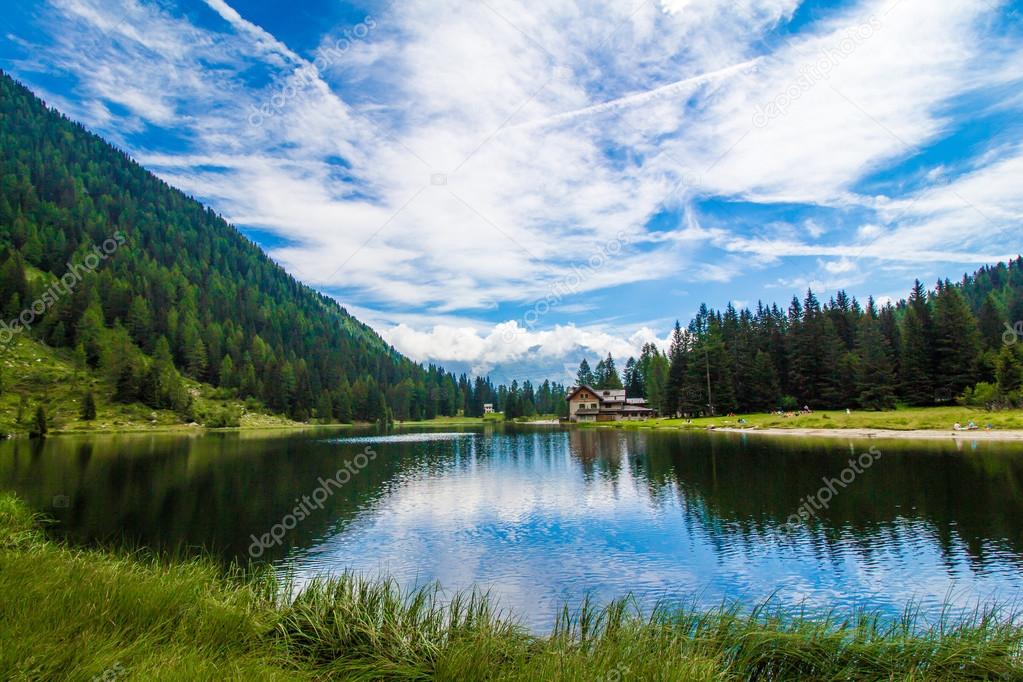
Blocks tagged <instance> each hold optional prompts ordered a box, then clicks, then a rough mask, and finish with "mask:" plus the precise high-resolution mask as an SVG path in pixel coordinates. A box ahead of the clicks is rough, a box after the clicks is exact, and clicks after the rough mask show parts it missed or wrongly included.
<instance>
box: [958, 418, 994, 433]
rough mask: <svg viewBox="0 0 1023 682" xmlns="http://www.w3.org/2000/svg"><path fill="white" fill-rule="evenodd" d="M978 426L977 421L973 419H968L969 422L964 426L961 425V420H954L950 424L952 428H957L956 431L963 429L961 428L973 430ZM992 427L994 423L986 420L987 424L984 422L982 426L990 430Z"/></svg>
mask: <svg viewBox="0 0 1023 682" xmlns="http://www.w3.org/2000/svg"><path fill="white" fill-rule="evenodd" d="M978 428H980V426H978V425H977V422H976V421H974V420H973V419H971V420H970V421H969V422H968V423H967V425H966V426H964V425H963V424H962V423H961V422H959V421H957V422H955V423H954V424H952V430H958V431H963V430H966V431H974V430H977V429H978ZM992 428H994V424H992V423H990V422H988V423H987V424H986V425H985V426H984V430H991V429H992Z"/></svg>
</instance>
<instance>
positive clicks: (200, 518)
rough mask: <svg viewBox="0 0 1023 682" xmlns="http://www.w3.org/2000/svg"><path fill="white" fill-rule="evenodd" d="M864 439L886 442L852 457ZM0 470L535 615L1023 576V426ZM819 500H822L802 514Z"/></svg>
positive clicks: (136, 514)
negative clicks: (1001, 438) (927, 438)
mask: <svg viewBox="0 0 1023 682" xmlns="http://www.w3.org/2000/svg"><path fill="white" fill-rule="evenodd" d="M870 447H874V448H876V449H875V451H874V452H875V453H879V454H880V456H879V457H876V456H874V455H870V456H865V457H864V458H862V459H859V461H860V464H861V466H858V469H859V473H856V472H853V474H852V476H850V472H849V471H847V470H848V469H850V464H849V459H850V458H851V457H855V458H860V455H864V453H867V452H868V448H870ZM367 448H369V450H367ZM866 461H869V462H870V463H869V465H867V466H865V467H864V466H862V463H863V462H866ZM346 463H348V464H346ZM346 467H347V468H346ZM339 471H341V472H342V473H341V474H340V475H339V474H338V472H339ZM335 476H336V478H334V482H331V481H328V480H327V479H329V478H331V477H335ZM831 478H833V479H839V481H840V483H839V484H837V485H836V484H834V483H833V484H832V489H833V490H834V493H832V494H829V493H825V492H823V491H824V485H825V484H824V482H823V481H822V479H831ZM850 479H851V480H850ZM337 480H341V481H342V482H343V485H338V484H337V482H336V481H337ZM842 480H844V481H847V483H841V481H842ZM0 488H3V489H13V490H15V491H16V492H17V493H18V494H19V495H21V496H22V497H23V498H24V499H25V500H27V501H28V503H29V504H31V505H32V506H33V507H35V508H36V509H38V510H40V511H44V512H46V513H48V514H50V515H51V516H53V517H54V518H56V519H57V521H58V522H59V524H58V525H57V527H56V529H55V532H59V533H63V534H65V535H66V536H67V537H69V538H70V539H71V540H72V541H74V542H81V543H92V542H97V541H100V542H109V541H121V540H128V541H131V542H134V543H139V544H142V545H145V546H150V547H154V548H159V549H177V550H180V549H181V548H190V549H193V550H194V549H197V548H200V547H201V548H205V549H206V550H210V551H213V552H214V553H216V555H217V556H221V557H223V558H224V559H225V560H232V559H241V560H243V561H245V560H248V558H249V557H250V556H257V557H258V558H259V559H260V560H263V561H271V562H273V563H274V564H275V565H277V566H279V567H281V568H282V570H292V571H294V575H295V576H296V577H297V579H298V580H299V581H300V582H301V581H303V580H305V579H308V578H309V577H311V576H313V575H316V574H322V573H327V572H332V571H340V570H343V569H345V568H352V569H355V570H357V571H360V572H362V573H365V574H368V575H371V576H376V575H380V574H387V575H391V576H394V577H396V578H397V579H398V580H399V581H401V582H402V583H404V584H407V585H411V584H415V583H425V582H429V581H434V580H436V581H439V582H440V584H441V585H442V586H443V587H444V588H445V590H446V591H451V590H456V589H461V588H466V587H469V586H471V585H473V584H476V585H479V586H481V587H484V588H488V589H490V590H491V591H492V593H493V594H495V595H496V596H497V597H498V598H499V600H500V603H501V605H502V606H505V607H507V608H510V609H511V610H512V611H513V612H514V613H515V614H517V615H518V616H519V617H520V618H521V619H522V620H523V621H524V622H526V623H527V624H529V625H530V626H532V627H534V628H537V629H547V628H548V627H549V626H550V624H551V623H552V622H553V614H554V613H555V611H556V610H557V609H558V608H559V607H560V606H561V605H562V604H564V603H566V602H567V603H569V604H570V605H574V604H577V603H578V602H579V601H580V600H581V599H582V597H583V596H584V595H585V594H586V593H590V595H591V596H593V597H595V598H596V599H597V600H598V601H603V600H607V599H609V598H611V597H615V596H621V595H624V594H626V593H629V592H631V593H633V594H635V595H636V596H637V598H638V599H639V600H640V601H641V602H642V603H644V604H652V603H654V602H655V601H657V600H659V599H665V600H683V601H685V600H692V599H696V600H698V601H699V602H701V603H706V604H714V603H717V602H720V600H721V599H722V598H738V599H742V600H748V601H750V602H752V601H754V600H759V599H763V598H765V597H767V596H769V595H772V594H773V595H774V598H775V600H777V601H778V602H780V603H784V604H791V605H799V604H802V605H806V606H808V607H810V608H821V609H826V608H830V607H832V606H839V607H842V606H849V607H851V606H870V607H879V608H882V609H884V610H887V611H890V612H892V613H898V612H901V610H902V609H903V608H904V606H905V605H906V603H907V602H909V601H911V600H915V601H917V602H918V603H920V604H921V606H922V608H923V609H924V610H925V611H927V612H929V613H932V614H933V613H936V611H937V609H938V608H939V606H940V604H941V603H942V602H945V601H946V600H951V601H953V602H954V603H955V604H958V605H961V606H970V605H974V604H975V603H976V602H977V601H981V602H987V601H990V600H999V601H1013V600H1018V599H1019V598H1020V597H1021V596H1023V447H1021V446H1020V445H1015V444H1004V443H985V442H981V443H977V444H971V443H969V442H967V443H964V444H959V445H958V446H957V445H956V444H955V443H952V442H951V441H949V442H910V441H902V442H897V441H856V442H855V443H852V442H843V441H834V440H832V441H812V440H803V439H795V438H768V437H762V436H761V437H757V436H744V435H740V434H703V433H699V434H696V433H694V434H685V433H677V432H629V431H612V430H599V431H597V430H562V429H559V428H548V429H541V428H513V427H485V428H484V427H480V428H475V429H466V430H459V431H456V432H443V433H442V432H439V431H437V430H425V431H418V432H409V431H398V432H392V433H389V434H386V435H380V434H377V433H376V432H373V431H365V430H364V431H357V432H338V431H318V432H305V433H302V434H295V433H289V434H286V435H281V434H275V435H252V434H245V435H239V434H213V435H205V436H194V437H190V436H177V435H175V436H116V437H89V438H78V437H74V438H72V437H59V438H51V439H47V440H46V441H44V442H29V441H7V442H3V443H0ZM303 496H305V499H306V500H308V502H306V501H304V500H303ZM807 496H811V497H812V498H813V499H814V500H815V502H816V505H817V506H820V507H821V509H820V510H819V511H817V510H815V512H814V513H815V515H814V516H813V517H811V518H810V519H809V520H808V521H806V522H802V521H800V522H799V523H797V524H794V525H793V526H791V527H785V524H786V521H787V520H798V517H797V516H793V514H797V513H798V510H799V508H800V507H801V505H804V504H806V497H807ZM825 497H831V499H830V500H827V506H826V508H824V505H823V504H821V503H822V502H824V501H825ZM321 505H322V508H317V507H320V506H321ZM303 507H304V508H303ZM300 512H301V513H300ZM305 512H308V513H305ZM303 517H304V518H303ZM274 534H276V536H277V537H278V538H280V540H281V541H280V543H279V544H277V543H276V542H275V539H274V537H273V535H274ZM260 538H266V539H268V540H269V542H268V543H263V542H262V541H260V540H259V539H260ZM254 539H255V542H254Z"/></svg>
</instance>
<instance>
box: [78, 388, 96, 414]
mask: <svg viewBox="0 0 1023 682" xmlns="http://www.w3.org/2000/svg"><path fill="white" fill-rule="evenodd" d="M81 417H82V419H83V420H84V421H93V420H94V419H96V397H95V396H94V395H93V394H92V391H86V392H85V397H84V398H83V399H82V413H81Z"/></svg>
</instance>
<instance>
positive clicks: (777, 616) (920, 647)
mask: <svg viewBox="0 0 1023 682" xmlns="http://www.w3.org/2000/svg"><path fill="white" fill-rule="evenodd" d="M286 588H287V586H284V585H280V584H279V583H278V582H277V580H276V579H275V578H274V577H273V576H272V575H271V574H269V573H267V572H265V571H264V572H258V573H256V574H249V575H243V574H242V573H240V572H237V571H235V572H231V571H229V572H224V571H223V570H221V569H218V568H217V567H216V566H215V565H214V564H213V563H212V562H210V561H204V560H192V561H172V562H168V561H160V560H158V559H156V558H153V557H148V556H143V555H139V554H125V553H123V552H122V553H118V552H97V551H84V550H77V549H72V548H69V547H66V546H63V545H60V544H57V543H53V542H50V541H48V540H46V539H45V538H44V537H43V536H42V534H41V533H40V532H39V530H38V525H37V523H36V522H35V520H34V519H32V518H31V516H30V515H29V514H27V512H26V511H25V509H24V507H23V506H22V505H20V504H19V503H17V502H15V501H14V500H13V499H12V498H11V497H3V496H0V679H15V680H29V679H31V680H36V679H40V680H59V679H71V680H91V679H94V678H97V679H104V678H102V677H101V676H103V675H104V674H106V675H107V677H106V679H111V677H113V678H114V679H146V680H150V679H152V680H186V679H187V680H206V679H210V680H213V679H216V680H222V679H238V680H262V679H318V680H319V679H338V680H431V679H439V680H604V681H607V682H613V681H617V680H804V679H813V680H890V679H894V680H957V679H967V680H1015V679H1023V628H1021V626H1020V625H1019V620H1018V619H1017V618H1016V617H1015V615H1016V614H1014V613H1010V612H1005V611H1001V610H999V609H995V608H993V609H988V610H978V611H976V612H974V613H972V614H970V615H966V616H955V617H953V616H952V615H946V616H945V617H944V618H942V619H941V620H940V621H939V622H938V623H936V624H933V625H924V624H923V623H922V621H921V620H920V619H919V618H917V617H916V616H915V614H914V613H912V612H907V614H906V615H905V617H903V618H901V619H887V618H883V617H881V616H879V615H877V614H873V613H867V612H863V613H859V614H854V615H852V616H850V617H848V618H841V617H837V616H821V617H811V616H806V615H801V614H795V613H789V612H786V611H785V610H783V609H778V608H772V607H771V606H770V605H761V606H759V607H756V608H753V609H749V608H744V607H743V606H742V605H740V604H730V605H723V606H721V607H719V608H716V609H699V608H696V607H695V606H691V607H685V608H670V609H669V608H667V607H664V608H658V609H655V610H654V611H653V612H652V613H643V612H642V611H641V610H640V609H639V608H638V607H637V606H636V604H635V602H634V601H632V600H631V599H623V600H619V601H615V602H613V603H611V604H608V605H606V606H603V607H600V608H598V607H596V606H593V605H592V604H590V603H585V604H583V606H582V607H581V608H580V609H577V610H575V611H569V610H567V609H566V610H565V611H563V612H562V614H561V616H560V617H559V618H558V619H557V621H556V622H555V623H554V624H553V630H552V632H551V633H550V634H549V635H546V636H536V635H533V634H530V633H529V632H528V631H526V630H525V629H524V628H522V627H521V626H520V625H518V624H517V623H515V621H514V620H512V619H510V618H508V617H507V616H506V614H503V613H501V612H499V611H498V610H496V608H495V606H494V602H493V600H492V599H490V598H489V597H488V595H486V594H484V593H480V592H478V591H475V592H469V593H465V594H461V595H456V596H455V597H454V598H452V599H450V600H447V601H445V600H443V599H442V598H441V595H440V593H439V591H438V590H437V589H436V588H421V589H418V590H412V591H403V590H402V589H400V588H399V586H398V585H397V584H396V583H394V582H393V581H386V580H384V581H372V580H366V579H363V578H360V577H358V576H356V575H353V574H344V575H341V576H339V577H337V578H333V579H329V580H326V579H324V580H317V581H314V582H313V583H311V584H310V585H307V586H306V587H305V588H304V589H303V591H302V592H301V593H299V594H298V595H297V596H295V597H294V598H289V597H286V596H284V595H287V594H289V590H288V589H286Z"/></svg>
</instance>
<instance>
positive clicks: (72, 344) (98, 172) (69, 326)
mask: <svg viewBox="0 0 1023 682" xmlns="http://www.w3.org/2000/svg"><path fill="white" fill-rule="evenodd" d="M0 149H2V150H3V155H2V157H0V312H2V316H3V321H4V324H5V325H7V326H6V327H4V328H3V329H7V330H9V329H17V330H20V331H17V332H11V334H13V333H25V334H30V335H32V336H33V337H34V338H36V339H38V340H40V341H43V342H45V343H47V344H49V345H51V346H54V347H65V348H68V349H71V350H72V352H73V357H74V358H75V361H76V362H77V363H79V364H80V365H81V366H83V367H84V366H89V367H91V368H94V369H96V370H98V371H101V372H105V373H106V374H107V375H108V376H109V378H110V379H111V381H112V382H114V383H115V384H116V387H117V389H116V391H117V394H116V396H115V397H116V398H117V399H119V400H123V401H129V402H130V401H141V402H143V403H145V404H147V405H150V406H152V407H157V408H167V409H172V410H176V411H178V412H179V413H181V414H182V415H183V416H185V417H186V418H187V417H188V416H189V414H190V410H191V402H192V399H191V396H190V394H189V391H188V390H187V389H186V386H187V384H186V383H185V382H184V381H183V377H190V378H192V379H195V380H198V381H203V382H207V383H209V384H212V385H213V386H217V387H220V388H221V389H223V390H224V391H225V392H227V393H230V394H234V395H237V396H239V397H241V398H252V399H255V400H258V401H260V402H261V403H262V404H264V405H266V406H267V407H269V408H270V409H272V410H274V411H278V412H281V413H284V414H287V415H290V416H292V417H294V418H297V419H310V418H319V419H329V420H340V421H349V420H353V419H354V420H367V421H376V420H381V419H389V418H392V417H393V418H397V419H424V418H432V417H435V416H438V415H456V414H458V413H459V412H462V411H464V412H465V413H466V414H481V413H482V405H483V403H485V402H502V403H503V402H507V401H510V404H511V405H512V407H513V409H521V410H522V411H523V412H526V411H528V410H532V411H534V412H535V411H539V412H548V411H552V410H553V409H554V407H552V405H553V403H552V401H551V399H550V395H552V394H553V393H556V392H558V391H561V390H562V389H560V388H556V387H551V386H550V385H549V384H545V385H544V386H543V387H541V390H540V391H534V390H533V389H532V387H531V386H529V387H528V388H527V386H526V385H525V384H524V385H523V386H522V387H519V386H517V385H513V386H512V387H510V388H500V389H494V388H493V387H492V386H490V385H489V383H487V382H483V383H482V384H481V382H480V381H479V380H477V381H476V382H472V381H471V380H470V379H469V378H468V377H466V376H464V375H463V376H461V377H456V376H454V375H452V374H450V373H447V372H445V371H443V370H442V369H440V368H438V367H434V366H429V367H423V366H421V365H418V364H416V363H413V362H411V361H410V360H408V359H407V358H405V357H403V356H402V355H400V354H399V353H398V352H397V351H395V350H394V349H393V348H391V347H390V346H388V345H387V344H386V343H385V342H384V341H383V340H382V339H381V338H380V337H379V336H378V335H377V334H376V333H375V332H373V331H372V330H371V329H370V328H369V327H367V326H366V325H364V324H362V323H360V322H358V321H357V320H355V319H354V318H353V317H351V316H350V315H349V314H348V313H347V312H346V311H345V310H344V309H343V308H342V307H341V306H340V305H338V304H337V302H336V301H334V300H333V299H332V298H330V297H327V296H324V295H321V294H319V293H317V292H315V291H314V290H312V289H310V288H309V287H306V286H304V285H303V284H301V283H300V282H298V281H296V280H295V279H294V278H293V277H291V276H290V275H288V274H287V273H286V272H285V271H284V270H283V269H282V268H281V267H280V266H278V265H277V264H276V263H274V262H273V261H272V260H270V259H269V258H268V257H267V256H266V255H265V254H264V253H263V252H262V251H261V250H260V249H259V248H258V247H257V246H256V245H255V244H253V243H252V242H250V241H249V240H248V239H246V238H245V237H244V236H243V235H242V234H241V233H239V232H238V231H237V230H236V229H235V228H234V227H232V226H231V225H229V224H228V223H227V222H225V221H224V220H223V219H222V218H221V217H220V216H218V215H216V214H215V213H214V212H213V211H212V210H210V209H208V208H205V207H203V206H202V205H201V204H199V203H198V202H197V201H195V200H193V199H192V198H190V197H188V196H186V195H184V194H183V193H181V192H179V191H178V190H175V189H173V188H172V187H170V186H168V185H167V184H166V183H164V182H163V181H161V180H160V179H159V178H157V177H155V176H154V175H152V174H151V173H149V172H147V171H146V170H145V169H143V168H142V167H141V166H139V165H138V164H137V163H135V162H134V161H133V160H132V159H131V158H130V157H129V156H128V155H127V154H125V153H123V152H121V151H119V150H117V149H115V148H114V147H112V146H110V145H109V144H108V143H106V142H105V141H103V140H102V139H101V138H99V137H97V136H95V135H93V134H91V133H89V132H88V131H87V130H85V129H84V128H83V127H82V126H80V125H79V124H77V123H74V122H73V121H71V120H69V119H67V118H66V117H64V116H62V115H61V114H60V113H59V112H57V111H56V110H51V109H48V108H47V107H46V106H45V105H44V104H43V103H42V102H41V101H40V100H39V99H37V98H36V97H35V96H34V95H33V94H32V93H31V92H30V91H29V90H28V89H26V88H24V87H23V86H21V85H20V84H18V83H16V82H15V81H14V80H12V79H11V78H10V77H8V76H7V75H6V74H0ZM112 240H113V241H112ZM100 251H102V252H103V254H104V255H105V256H106V257H105V258H102V259H100V258H98V257H96V256H90V254H97V253H100ZM90 260H91V261H94V262H96V266H95V267H91V266H90ZM71 271H73V272H74V276H72V277H69V276H68V275H69V272H71ZM64 277H68V279H66V280H65V281H66V282H68V283H69V285H68V286H63V285H62V279H61V278H64ZM33 304H36V305H37V306H38V310H40V312H39V314H34V313H33V314H31V315H28V316H26V317H23V318H22V321H21V322H19V321H18V320H19V317H20V316H22V315H24V314H25V311H26V310H31V308H32V305H33ZM29 320H30V323H29V324H25V322H27V321H29ZM2 336H5V334H4V332H3V331H0V337H2ZM0 340H3V339H0ZM502 391H503V393H502ZM502 396H504V397H503V398H502ZM526 404H528V407H526V406H525V405H526ZM518 405H523V407H521V408H518V407H517V406H518Z"/></svg>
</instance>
